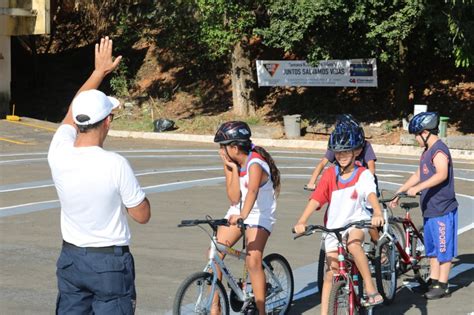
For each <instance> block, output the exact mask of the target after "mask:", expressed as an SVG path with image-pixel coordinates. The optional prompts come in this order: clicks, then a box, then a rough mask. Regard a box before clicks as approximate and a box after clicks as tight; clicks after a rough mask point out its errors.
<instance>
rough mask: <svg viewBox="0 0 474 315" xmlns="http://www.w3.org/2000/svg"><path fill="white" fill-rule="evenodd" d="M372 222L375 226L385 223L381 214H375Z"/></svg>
mask: <svg viewBox="0 0 474 315" xmlns="http://www.w3.org/2000/svg"><path fill="white" fill-rule="evenodd" d="M371 223H372V225H373V226H382V225H383V223H384V220H383V217H382V216H381V215H374V216H373V217H372V220H371Z"/></svg>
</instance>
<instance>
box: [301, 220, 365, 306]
mask: <svg viewBox="0 0 474 315" xmlns="http://www.w3.org/2000/svg"><path fill="white" fill-rule="evenodd" d="M352 226H356V227H358V228H366V227H371V226H372V225H371V222H370V221H356V222H352V223H349V224H347V225H346V226H344V227H341V228H336V229H328V228H326V227H324V226H322V225H308V226H307V227H306V231H305V232H304V233H302V234H299V235H296V236H295V237H294V239H297V238H300V237H302V236H308V235H311V234H314V233H315V232H316V231H317V230H321V231H324V232H326V233H332V234H334V235H335V236H336V238H337V252H338V261H339V269H338V271H337V273H335V274H334V276H333V282H332V288H331V292H330V294H329V314H351V315H352V314H355V313H359V314H365V311H366V310H367V311H368V313H371V312H372V308H371V307H370V308H366V307H365V306H364V302H365V298H366V296H365V294H364V286H363V281H362V280H363V279H362V276H361V274H360V272H359V269H358V268H357V266H356V264H355V262H354V260H353V259H352V257H351V256H350V254H349V253H348V251H347V249H346V247H345V244H344V242H343V236H342V234H341V232H343V231H345V230H347V229H348V228H350V227H352ZM294 232H295V231H294V230H293V233H294Z"/></svg>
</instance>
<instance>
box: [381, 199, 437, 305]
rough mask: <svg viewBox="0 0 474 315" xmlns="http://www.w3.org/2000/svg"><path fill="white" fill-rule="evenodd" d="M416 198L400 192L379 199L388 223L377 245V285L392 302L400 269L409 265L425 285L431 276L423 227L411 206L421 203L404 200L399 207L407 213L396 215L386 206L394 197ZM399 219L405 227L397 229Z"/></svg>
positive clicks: (386, 298) (405, 268)
mask: <svg viewBox="0 0 474 315" xmlns="http://www.w3.org/2000/svg"><path fill="white" fill-rule="evenodd" d="M397 197H399V198H414V197H411V196H408V195H407V194H405V193H399V194H396V195H395V196H393V197H391V198H388V199H380V203H382V206H383V216H384V220H385V222H386V223H385V224H384V227H383V234H382V235H381V236H380V238H379V241H378V246H377V252H376V259H375V260H374V264H375V272H376V283H377V289H378V290H379V292H380V294H381V295H382V296H383V297H384V303H385V304H389V303H391V302H392V301H393V299H394V298H395V292H396V288H397V274H398V272H401V273H405V272H407V271H408V270H409V269H410V268H411V269H412V270H413V272H414V274H415V278H416V280H417V281H418V283H419V284H420V285H423V286H424V285H426V282H427V280H428V278H429V276H430V263H429V258H428V257H426V254H425V246H424V238H423V227H418V228H417V227H416V226H415V224H414V223H413V221H412V219H411V216H410V210H411V209H413V208H416V207H418V206H419V203H418V202H402V203H401V204H400V207H401V208H402V209H404V210H405V217H403V218H401V217H396V216H394V215H393V212H392V211H391V210H390V215H389V209H390V208H389V207H387V205H386V204H387V203H388V202H390V201H392V200H394V199H395V198H397ZM397 223H401V224H402V225H403V231H402V232H400V231H399V230H398V226H397Z"/></svg>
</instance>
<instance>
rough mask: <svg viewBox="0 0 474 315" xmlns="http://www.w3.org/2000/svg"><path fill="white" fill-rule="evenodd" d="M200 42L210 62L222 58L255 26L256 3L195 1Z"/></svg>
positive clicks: (211, 0) (248, 34) (220, 0)
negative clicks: (204, 46)
mask: <svg viewBox="0 0 474 315" xmlns="http://www.w3.org/2000/svg"><path fill="white" fill-rule="evenodd" d="M196 4H197V7H198V10H199V11H198V18H197V20H198V22H199V26H200V34H199V36H200V38H199V39H200V41H201V42H202V43H204V44H205V45H206V46H207V48H208V49H209V56H210V57H211V59H218V58H221V57H223V56H225V55H227V54H229V52H230V51H231V49H232V47H233V46H234V45H235V44H236V43H237V42H239V41H240V40H241V39H242V38H243V37H244V36H250V35H251V34H252V30H253V28H254V27H255V25H256V16H255V13H254V10H255V8H256V5H257V4H258V1H248V2H247V1H237V0H234V1H229V0H196Z"/></svg>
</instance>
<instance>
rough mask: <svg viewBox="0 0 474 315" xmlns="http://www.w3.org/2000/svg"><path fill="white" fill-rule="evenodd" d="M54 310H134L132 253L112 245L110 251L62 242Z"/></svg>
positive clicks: (117, 312) (107, 312)
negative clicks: (64, 244) (73, 245)
mask: <svg viewBox="0 0 474 315" xmlns="http://www.w3.org/2000/svg"><path fill="white" fill-rule="evenodd" d="M56 267H57V269H56V275H57V279H58V290H59V293H58V298H57V303H56V314H68V315H69V314H127V315H128V314H133V313H134V310H135V302H136V292H135V267H134V262H133V256H132V254H131V253H129V252H124V251H123V250H122V248H121V247H115V248H114V249H112V252H111V253H101V252H95V251H88V250H87V249H86V248H79V247H70V246H63V248H62V250H61V254H60V256H59V259H58V261H57V264H56Z"/></svg>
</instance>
